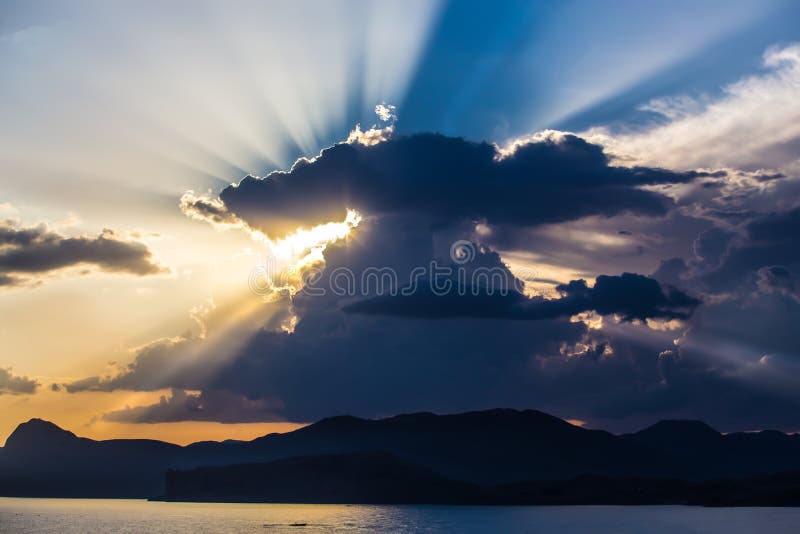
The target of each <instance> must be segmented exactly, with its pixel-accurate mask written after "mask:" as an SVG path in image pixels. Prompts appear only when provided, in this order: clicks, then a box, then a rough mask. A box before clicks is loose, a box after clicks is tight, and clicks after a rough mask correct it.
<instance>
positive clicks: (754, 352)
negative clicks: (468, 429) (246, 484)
mask: <svg viewBox="0 0 800 534" xmlns="http://www.w3.org/2000/svg"><path fill="white" fill-rule="evenodd" d="M798 18H800V6H799V5H798V4H797V3H796V2H790V1H779V0H767V1H763V0H762V1H757V2H756V1H749V0H739V1H736V2H722V1H711V0H709V1H703V2H688V1H686V2H684V1H682V0H680V1H670V2H666V1H664V2H661V1H655V2H647V3H641V2H634V1H624V0H621V1H613V2H612V1H610V0H608V1H606V0H601V1H593V2H589V1H577V0H566V1H564V2H558V3H554V2H535V1H524V2H523V1H520V2H516V1H505V2H493V3H490V2H474V1H449V2H448V1H445V0H411V1H403V2H400V1H388V0H387V1H379V2H366V1H336V2H307V1H300V2H273V1H270V2H248V1H242V2H235V3H233V4H228V3H223V2H212V1H200V2H181V1H174V2H168V3H166V4H164V5H160V6H156V5H155V4H153V5H144V6H143V5H141V4H140V3H136V2H125V1H121V2H112V3H109V2H100V1H96V2H94V1H83V0H81V1H77V2H70V3H66V2H47V1H36V2H24V1H15V0H2V1H0V72H2V78H1V80H2V83H0V317H2V321H0V441H1V440H2V439H4V438H5V436H7V435H8V434H9V433H10V432H11V431H12V430H13V429H14V428H15V427H16V425H17V424H19V423H20V422H23V421H26V420H28V419H30V418H32V417H41V418H44V419H48V420H52V421H53V422H55V423H57V424H59V425H61V426H64V427H66V428H69V429H70V430H73V431H75V432H76V433H78V434H80V435H85V436H88V437H93V438H98V439H105V438H111V437H149V438H157V439H164V440H167V441H173V442H177V443H189V442H192V441H197V440H202V439H226V438H238V439H249V438H253V437H256V436H260V435H263V434H266V433H268V432H273V431H278V432H282V431H286V430H290V429H293V428H297V427H299V426H300V425H303V424H307V423H309V422H313V421H315V420H318V419H320V418H323V417H327V416H332V415H339V414H343V413H348V414H353V415H358V416H363V417H379V416H387V415H394V414H398V413H406V412H416V411H433V412H437V413H448V412H459V411H467V410H476V409H486V408H494V407H499V406H503V407H515V408H536V409H540V410H543V411H547V412H549V413H552V414H554V415H557V416H559V417H562V418H564V419H568V420H571V421H575V422H576V423H578V424H583V425H586V426H588V427H592V428H604V429H608V430H611V431H614V432H626V431H631V430H636V429H638V428H641V427H643V426H646V425H648V424H652V423H654V422H656V421H658V420H661V419H668V418H673V419H674V418H689V419H703V420H705V421H707V422H708V423H710V424H711V425H712V426H714V427H715V428H717V429H718V430H721V431H738V430H757V429H763V428H777V429H781V430H784V431H800V419H798V416H797V414H798V413H800V412H798V408H800V387H798V386H800V383H798V380H800V379H798V378H797V377H798V376H800V375H798V373H797V371H798V370H799V369H800V344H798V342H797V341H796V339H795V338H794V335H795V332H794V330H795V328H794V327H795V325H796V324H798V320H800V253H798V250H800V248H798V247H797V246H796V245H795V234H796V232H797V231H798V230H800V196H798V192H800V126H799V125H800V26H798V25H797V24H796V22H795V21H796V20H798Z"/></svg>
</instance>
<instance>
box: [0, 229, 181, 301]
mask: <svg viewBox="0 0 800 534" xmlns="http://www.w3.org/2000/svg"><path fill="white" fill-rule="evenodd" d="M81 265H83V266H94V267H96V268H98V269H100V270H102V271H106V272H119V273H127V274H133V275H136V276H146V275H152V274H158V273H163V272H166V269H165V267H163V266H162V265H159V264H158V263H157V262H156V260H155V258H154V256H153V254H152V252H151V251H150V249H149V248H148V247H147V245H145V244H144V243H141V242H139V241H134V240H130V239H127V238H125V237H123V236H121V235H119V234H116V233H115V232H114V231H113V230H104V231H103V232H102V233H100V234H98V235H96V236H94V235H93V236H89V235H82V236H77V237H67V236H64V235H62V234H59V233H58V232H55V231H52V230H50V229H48V228H47V226H45V225H39V226H31V227H21V226H19V225H18V224H16V223H15V221H11V220H5V221H0V286H2V285H6V286H11V285H21V284H23V283H27V282H29V278H28V276H30V275H38V274H45V273H48V272H51V271H57V270H59V269H63V268H67V267H73V266H81Z"/></svg>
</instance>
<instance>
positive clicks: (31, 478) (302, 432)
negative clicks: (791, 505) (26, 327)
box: [0, 409, 800, 497]
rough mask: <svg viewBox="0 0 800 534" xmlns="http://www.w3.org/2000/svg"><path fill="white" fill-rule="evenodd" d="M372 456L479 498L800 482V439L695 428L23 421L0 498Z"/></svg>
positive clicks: (492, 422)
mask: <svg viewBox="0 0 800 534" xmlns="http://www.w3.org/2000/svg"><path fill="white" fill-rule="evenodd" d="M377 453H385V454H390V455H391V457H392V458H393V459H394V460H393V461H396V462H400V463H402V464H403V465H413V466H415V469H419V470H421V471H420V472H429V473H433V474H434V475H435V476H436V477H439V479H440V480H446V481H457V482H458V483H459V484H465V483H466V484H473V485H476V486H480V487H482V488H485V487H497V486H503V485H513V484H527V483H531V482H535V481H567V480H573V479H575V478H578V477H582V476H594V477H613V478H615V479H635V478H651V479H655V478H658V479H681V480H685V481H694V482H698V481H704V480H711V479H723V478H724V479H738V478H743V477H755V476H762V475H769V474H773V473H778V472H783V471H791V470H800V436H795V435H786V434H783V433H781V432H777V431H763V432H754V433H734V434H720V433H719V432H717V431H716V430H714V429H712V428H711V427H709V426H707V425H705V424H704V423H701V422H697V421H663V422H661V423H658V424H656V425H653V426H651V427H649V428H646V429H644V430H642V431H640V432H637V433H633V434H625V435H614V434H611V433H609V432H605V431H602V430H589V429H584V428H580V427H577V426H574V425H571V424H569V423H567V422H565V421H563V420H561V419H559V418H557V417H553V416H551V415H548V414H545V413H543V412H539V411H535V410H524V411H518V410H510V409H495V410H487V411H480V412H469V413H463V414H453V415H435V414H432V413H416V414H406V415H398V416H395V417H389V418H385V419H377V420H370V419H360V418H357V417H351V416H339V417H332V418H328V419H323V420H321V421H319V422H317V423H314V424H311V425H309V426H306V427H303V428H300V429H298V430H295V431H292V432H288V433H285V434H269V435H267V436H263V437H260V438H257V439H254V440H252V441H224V442H211V441H205V442H199V443H194V444H191V445H188V446H178V445H173V444H170V443H164V442H161V441H155V440H127V439H119V440H116V439H115V440H106V441H95V440H91V439H87V438H80V437H77V436H75V434H73V433H72V432H68V431H66V430H63V429H61V428H59V427H57V426H56V425H54V424H52V423H48V422H46V421H42V420H40V419H32V420H31V421H28V422H27V423H23V424H21V425H20V426H19V427H18V428H17V429H16V430H15V431H14V432H13V433H12V434H11V435H10V436H9V438H8V440H7V442H6V445H5V447H3V448H2V449H0V495H8V496H10V495H19V496H62V497H152V496H155V495H162V494H164V491H165V478H164V474H165V472H166V471H167V470H168V469H172V470H180V471H187V470H191V469H193V468H198V467H213V466H230V465H235V464H264V463H269V462H273V461H276V460H285V459H290V458H299V457H319V456H330V455H360V454H377Z"/></svg>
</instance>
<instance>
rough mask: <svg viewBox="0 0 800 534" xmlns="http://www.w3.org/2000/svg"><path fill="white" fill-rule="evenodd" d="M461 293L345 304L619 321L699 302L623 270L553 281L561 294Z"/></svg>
mask: <svg viewBox="0 0 800 534" xmlns="http://www.w3.org/2000/svg"><path fill="white" fill-rule="evenodd" d="M465 289H466V290H467V291H465V294H458V293H456V292H452V293H449V294H446V295H441V294H436V293H434V292H432V291H430V290H429V289H423V290H421V291H419V290H418V291H416V292H414V293H412V294H410V295H407V296H405V295H392V296H379V297H374V298H371V299H367V300H363V301H360V302H356V303H353V304H349V305H347V306H345V307H344V311H346V312H350V313H366V314H377V315H398V316H405V317H426V318H445V317H472V318H496V319H500V318H502V319H519V320H541V319H554V318H558V317H571V316H573V315H578V314H580V313H583V312H588V311H594V312H597V313H598V314H600V315H610V314H614V315H619V316H621V317H622V319H623V320H626V321H632V320H635V319H638V320H642V321H644V320H646V319H687V318H688V317H689V316H690V315H691V313H692V311H694V308H696V307H697V306H698V305H699V304H700V301H699V300H697V299H695V298H693V297H690V296H688V295H686V294H685V293H683V292H681V291H678V290H676V289H671V288H667V289H664V288H662V287H661V286H660V285H659V283H658V282H657V281H656V280H654V279H652V278H648V277H646V276H642V275H640V274H633V273H623V274H622V275H621V276H605V275H603V276H599V277H597V279H596V281H595V284H594V286H593V287H589V286H588V285H587V284H586V281H585V280H573V281H571V282H569V283H568V284H561V285H558V286H556V290H557V291H559V292H560V293H561V295H562V296H561V298H557V299H549V300H548V299H544V298H541V297H533V298H529V297H526V296H524V295H522V294H520V293H518V292H516V291H511V292H507V293H506V292H503V293H501V292H499V291H498V289H499V288H492V287H489V288H485V289H483V290H481V291H479V292H473V291H472V289H473V288H465Z"/></svg>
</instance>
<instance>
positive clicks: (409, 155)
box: [202, 134, 694, 232]
mask: <svg viewBox="0 0 800 534" xmlns="http://www.w3.org/2000/svg"><path fill="white" fill-rule="evenodd" d="M693 178H694V174H693V173H673V172H669V171H665V170H660V169H652V168H645V167H636V168H623V167H613V166H610V165H609V163H608V159H607V157H606V156H605V154H604V153H603V150H602V148H601V147H599V146H597V145H593V144H590V143H588V142H586V141H585V140H583V139H581V138H579V137H576V136H573V135H563V136H560V137H552V138H547V139H543V140H539V141H536V142H529V143H524V144H521V145H519V146H518V147H517V148H516V150H515V151H514V152H513V153H511V154H508V155H506V156H504V157H501V154H500V152H499V151H498V149H497V147H496V146H495V145H492V144H489V143H485V142H483V143H474V142H470V141H465V140H464V139H460V138H451V137H445V136H442V135H437V134H418V135H413V136H408V137H399V138H396V139H390V140H388V141H384V142H381V143H378V144H376V145H372V146H363V145H361V144H358V143H354V144H347V143H341V144H337V145H335V146H333V147H330V148H327V149H325V150H323V151H322V152H321V154H320V155H319V156H318V157H316V158H314V159H310V160H308V159H301V160H298V161H297V162H296V163H295V165H294V166H293V167H292V169H291V170H290V171H288V172H283V171H276V172H273V173H270V174H269V175H268V176H266V177H265V178H263V179H260V178H254V177H251V176H248V177H246V178H245V179H243V180H242V181H241V182H240V183H239V184H238V185H236V186H231V187H228V188H226V189H225V190H223V191H222V193H221V194H220V198H221V199H222V201H223V202H224V204H225V206H226V207H227V208H228V210H230V211H231V212H233V213H235V214H236V215H238V216H239V217H240V218H242V219H243V220H245V221H246V222H248V223H249V224H251V225H253V226H258V227H262V228H265V229H267V231H272V232H275V231H281V230H282V229H283V228H291V227H296V226H297V225H298V224H303V225H308V224H315V223H322V222H327V221H331V220H343V219H344V217H345V214H346V209H347V208H352V209H356V210H359V211H360V212H362V213H364V214H366V215H385V214H389V213H410V214H416V215H422V216H425V217H433V218H436V219H438V220H442V221H446V222H448V223H452V222H453V221H458V220H471V219H476V220H477V219H481V218H485V219H488V220H489V221H490V222H492V223H509V224H515V225H522V226H530V225H536V224H541V223H547V222H559V221H566V220H574V219H578V218H580V217H583V216H586V215H614V214H618V213H622V212H633V213H640V214H663V213H665V212H666V210H667V209H668V207H669V206H670V205H671V201H670V200H669V199H667V197H665V196H663V195H661V194H658V193H655V192H650V191H645V190H642V189H640V188H639V186H643V185H651V184H661V183H675V182H686V181H689V180H692V179H693ZM202 207H203V208H207V207H208V206H202Z"/></svg>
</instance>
